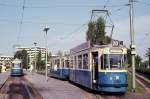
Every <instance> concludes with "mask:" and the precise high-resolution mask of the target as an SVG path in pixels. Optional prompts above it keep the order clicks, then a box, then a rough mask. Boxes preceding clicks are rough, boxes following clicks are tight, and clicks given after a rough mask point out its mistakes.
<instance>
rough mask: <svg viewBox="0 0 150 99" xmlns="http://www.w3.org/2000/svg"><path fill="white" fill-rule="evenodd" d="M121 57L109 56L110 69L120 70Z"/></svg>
mask: <svg viewBox="0 0 150 99" xmlns="http://www.w3.org/2000/svg"><path fill="white" fill-rule="evenodd" d="M122 62H123V55H110V69H117V68H118V69H119V68H122Z"/></svg>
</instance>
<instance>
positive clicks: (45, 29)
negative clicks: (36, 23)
mask: <svg viewBox="0 0 150 99" xmlns="http://www.w3.org/2000/svg"><path fill="white" fill-rule="evenodd" d="M48 30H49V27H48V26H46V27H45V28H44V29H43V31H44V32H45V33H46V37H45V48H46V50H45V67H46V68H45V77H46V80H48V79H47V32H48Z"/></svg>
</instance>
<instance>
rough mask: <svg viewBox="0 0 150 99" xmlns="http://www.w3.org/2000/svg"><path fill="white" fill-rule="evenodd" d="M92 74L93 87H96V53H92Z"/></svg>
mask: <svg viewBox="0 0 150 99" xmlns="http://www.w3.org/2000/svg"><path fill="white" fill-rule="evenodd" d="M92 74H93V87H95V88H96V87H97V80H98V52H92Z"/></svg>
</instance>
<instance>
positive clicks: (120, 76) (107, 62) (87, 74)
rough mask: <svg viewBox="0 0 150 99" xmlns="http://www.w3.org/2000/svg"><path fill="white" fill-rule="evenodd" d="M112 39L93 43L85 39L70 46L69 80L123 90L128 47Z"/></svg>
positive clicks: (115, 90)
mask: <svg viewBox="0 0 150 99" xmlns="http://www.w3.org/2000/svg"><path fill="white" fill-rule="evenodd" d="M114 42H115V43H112V45H95V46H94V47H92V46H91V45H90V42H86V43H83V44H81V45H79V46H77V47H75V48H73V49H71V50H70V58H71V59H70V75H69V79H70V81H72V82H74V83H77V84H80V85H82V86H84V87H87V88H90V89H92V90H97V91H101V92H118V93H125V92H126V91H127V70H126V69H125V67H126V60H127V58H126V54H127V49H126V48H125V47H124V46H123V45H119V43H118V41H114ZM114 44H118V45H114Z"/></svg>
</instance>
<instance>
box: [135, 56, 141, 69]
mask: <svg viewBox="0 0 150 99" xmlns="http://www.w3.org/2000/svg"><path fill="white" fill-rule="evenodd" d="M141 63H142V58H141V57H140V56H139V55H136V56H135V66H136V67H140V65H141Z"/></svg>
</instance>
